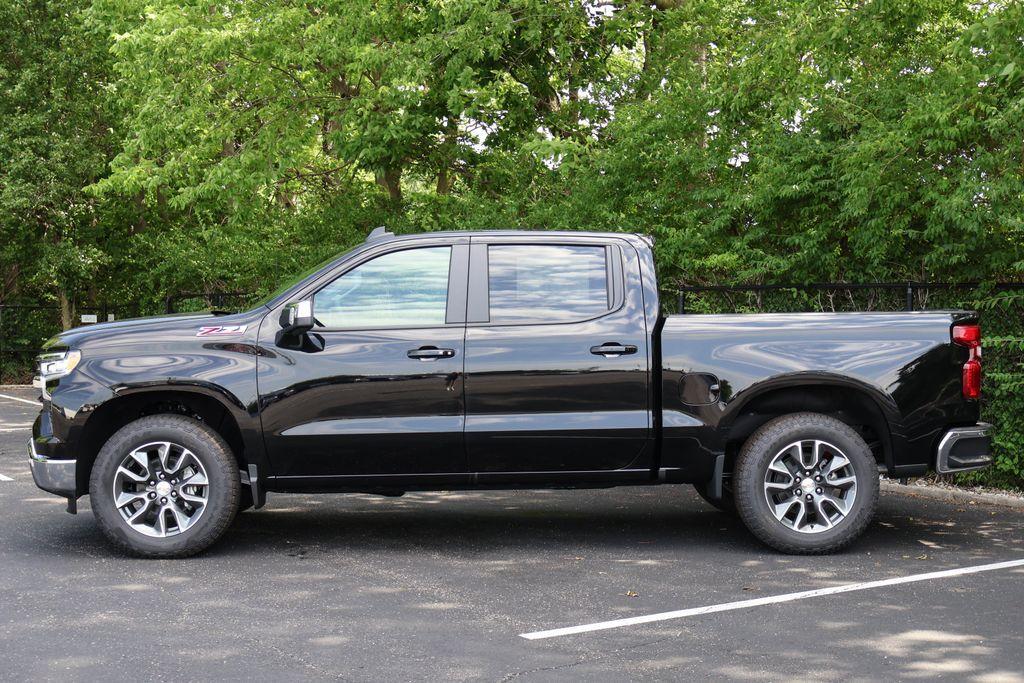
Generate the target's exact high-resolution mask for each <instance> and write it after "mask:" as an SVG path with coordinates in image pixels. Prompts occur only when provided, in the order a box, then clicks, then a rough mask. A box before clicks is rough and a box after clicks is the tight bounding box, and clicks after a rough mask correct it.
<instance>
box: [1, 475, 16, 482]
mask: <svg viewBox="0 0 1024 683" xmlns="http://www.w3.org/2000/svg"><path fill="white" fill-rule="evenodd" d="M0 481H14V480H13V479H11V478H10V477H8V476H7V475H6V474H0Z"/></svg>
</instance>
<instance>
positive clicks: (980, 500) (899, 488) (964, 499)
mask: <svg viewBox="0 0 1024 683" xmlns="http://www.w3.org/2000/svg"><path fill="white" fill-rule="evenodd" d="M882 491H885V492H886V493H899V494H902V495H905V496H918V497H921V498H931V499H933V500H944V501H947V502H950V503H966V504H968V505H977V504H982V505H999V506H1001V507H1008V508H1015V509H1018V510H1024V495H1021V494H1018V493H1005V492H1003V493H994V492H989V491H974V490H971V489H964V488H959V487H956V486H950V485H948V484H939V483H934V482H927V481H920V480H919V481H916V482H914V483H911V484H899V483H897V482H895V481H891V480H888V479H882Z"/></svg>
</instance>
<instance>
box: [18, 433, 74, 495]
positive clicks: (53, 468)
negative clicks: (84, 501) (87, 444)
mask: <svg viewBox="0 0 1024 683" xmlns="http://www.w3.org/2000/svg"><path fill="white" fill-rule="evenodd" d="M28 457H29V465H30V466H31V468H32V478H33V479H34V480H35V482H36V486H38V487H39V488H41V489H42V490H44V491H49V492H50V493H56V494H57V495H58V496H64V497H66V498H74V497H75V490H76V486H75V477H76V473H77V464H78V463H77V461H75V460H54V459H52V458H48V457H46V456H45V455H40V454H39V453H37V452H36V443H35V441H34V440H33V439H29V441H28Z"/></svg>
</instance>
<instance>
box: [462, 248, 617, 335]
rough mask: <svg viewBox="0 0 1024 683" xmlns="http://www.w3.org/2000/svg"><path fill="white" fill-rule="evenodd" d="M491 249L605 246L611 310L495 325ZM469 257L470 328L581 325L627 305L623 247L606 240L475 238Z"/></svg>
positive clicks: (606, 280)
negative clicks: (578, 316)
mask: <svg viewBox="0 0 1024 683" xmlns="http://www.w3.org/2000/svg"><path fill="white" fill-rule="evenodd" d="M491 246H500V247H506V246H518V247H535V246H545V247H549V246H557V247H604V249H605V278H606V279H605V286H606V288H607V290H608V295H609V297H610V298H611V300H612V303H611V305H610V306H609V308H608V309H607V310H605V311H604V312H603V313H600V314H598V315H594V316H590V317H588V318H573V319H571V320H542V319H539V318H538V319H536V320H517V321H515V322H495V321H492V320H491V319H490V316H491V296H490V294H491V292H490V258H489V256H488V248H489V247H491ZM469 251H470V257H469V282H468V297H469V303H468V306H467V308H466V325H467V326H473V327H527V326H537V325H578V324H580V323H586V322H590V321H593V320H600V319H601V318H606V317H608V316H610V315H614V314H616V313H618V312H619V311H621V310H622V309H623V307H624V306H625V305H626V297H625V280H624V277H625V275H624V273H625V268H624V266H623V263H622V258H623V256H622V246H621V245H620V244H618V243H615V242H610V241H608V240H605V239H595V238H579V239H573V238H572V237H561V238H559V239H551V238H541V239H529V238H522V237H517V238H501V237H497V238H495V237H490V236H488V237H484V238H478V237H473V238H472V240H471V243H470V249H469Z"/></svg>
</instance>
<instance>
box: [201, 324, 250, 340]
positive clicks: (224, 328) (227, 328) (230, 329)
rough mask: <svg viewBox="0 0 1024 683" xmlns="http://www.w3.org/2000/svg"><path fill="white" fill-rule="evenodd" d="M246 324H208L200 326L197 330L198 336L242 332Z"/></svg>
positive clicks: (217, 335) (218, 335)
mask: <svg viewBox="0 0 1024 683" xmlns="http://www.w3.org/2000/svg"><path fill="white" fill-rule="evenodd" d="M245 327H246V326H245V325H208V326H206V327H200V328H199V331H198V332H196V336H197V337H220V336H223V335H226V334H242V333H243V332H245Z"/></svg>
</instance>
